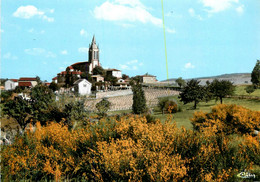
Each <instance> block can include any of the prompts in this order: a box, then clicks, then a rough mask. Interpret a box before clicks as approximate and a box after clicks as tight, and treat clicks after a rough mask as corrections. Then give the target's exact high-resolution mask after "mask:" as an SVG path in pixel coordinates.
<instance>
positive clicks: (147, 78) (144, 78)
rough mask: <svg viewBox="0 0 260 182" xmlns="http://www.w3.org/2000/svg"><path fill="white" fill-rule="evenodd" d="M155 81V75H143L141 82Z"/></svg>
mask: <svg viewBox="0 0 260 182" xmlns="http://www.w3.org/2000/svg"><path fill="white" fill-rule="evenodd" d="M154 82H156V78H155V77H143V83H154Z"/></svg>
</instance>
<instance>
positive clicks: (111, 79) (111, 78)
mask: <svg viewBox="0 0 260 182" xmlns="http://www.w3.org/2000/svg"><path fill="white" fill-rule="evenodd" d="M105 81H108V82H110V84H111V85H116V83H117V78H116V77H114V76H111V75H106V76H105Z"/></svg>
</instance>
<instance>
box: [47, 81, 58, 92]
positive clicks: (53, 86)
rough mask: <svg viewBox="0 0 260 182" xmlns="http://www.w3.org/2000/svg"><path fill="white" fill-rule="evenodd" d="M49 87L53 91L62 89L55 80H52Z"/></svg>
mask: <svg viewBox="0 0 260 182" xmlns="http://www.w3.org/2000/svg"><path fill="white" fill-rule="evenodd" d="M49 88H50V89H51V90H52V91H53V92H55V91H57V90H59V89H60V86H59V85H58V84H57V83H55V82H51V84H50V86H49Z"/></svg>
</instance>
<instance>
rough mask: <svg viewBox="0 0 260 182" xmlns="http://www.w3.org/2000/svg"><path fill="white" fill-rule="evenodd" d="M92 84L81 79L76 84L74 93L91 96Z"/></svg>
mask: <svg viewBox="0 0 260 182" xmlns="http://www.w3.org/2000/svg"><path fill="white" fill-rule="evenodd" d="M91 87H92V84H91V83H90V82H89V81H87V80H86V79H79V80H77V81H75V82H74V92H75V93H78V94H79V95H89V94H91Z"/></svg>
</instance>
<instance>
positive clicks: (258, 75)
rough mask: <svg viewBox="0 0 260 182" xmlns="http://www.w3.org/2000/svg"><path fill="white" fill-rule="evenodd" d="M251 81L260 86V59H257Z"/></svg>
mask: <svg viewBox="0 0 260 182" xmlns="http://www.w3.org/2000/svg"><path fill="white" fill-rule="evenodd" d="M251 82H252V83H253V84H254V86H255V87H256V88H257V87H259V86H260V60H257V62H256V64H255V67H254V69H253V71H252V73H251Z"/></svg>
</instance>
